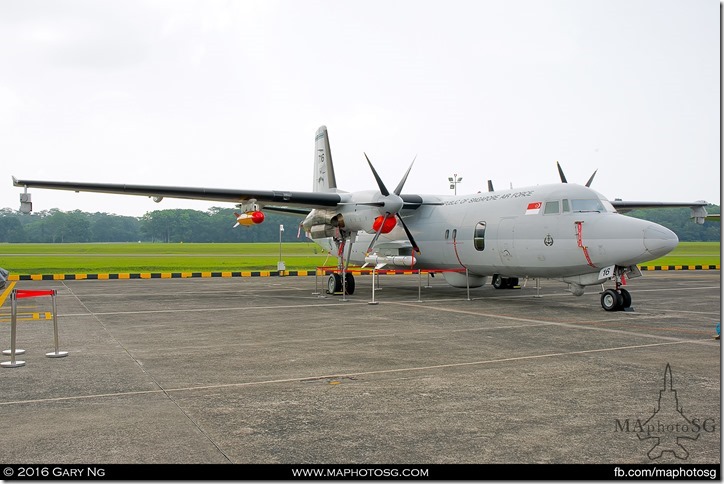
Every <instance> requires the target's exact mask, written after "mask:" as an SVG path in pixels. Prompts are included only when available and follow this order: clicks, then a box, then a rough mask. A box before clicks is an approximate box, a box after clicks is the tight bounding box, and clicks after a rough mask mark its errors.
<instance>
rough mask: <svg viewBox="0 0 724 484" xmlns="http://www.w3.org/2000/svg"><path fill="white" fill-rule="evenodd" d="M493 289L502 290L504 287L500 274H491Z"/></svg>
mask: <svg viewBox="0 0 724 484" xmlns="http://www.w3.org/2000/svg"><path fill="white" fill-rule="evenodd" d="M493 287H494V288H495V289H502V288H503V287H505V284H504V283H503V278H502V277H500V274H493Z"/></svg>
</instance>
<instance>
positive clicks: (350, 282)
mask: <svg viewBox="0 0 724 484" xmlns="http://www.w3.org/2000/svg"><path fill="white" fill-rule="evenodd" d="M344 283H345V285H346V286H347V287H346V289H345V293H346V294H348V295H350V296H351V295H352V294H354V287H355V282H354V276H353V275H352V274H345V275H344Z"/></svg>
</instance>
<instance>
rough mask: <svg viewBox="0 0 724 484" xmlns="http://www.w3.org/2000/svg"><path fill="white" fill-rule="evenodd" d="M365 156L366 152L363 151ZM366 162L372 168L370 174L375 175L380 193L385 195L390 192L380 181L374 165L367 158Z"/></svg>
mask: <svg viewBox="0 0 724 484" xmlns="http://www.w3.org/2000/svg"><path fill="white" fill-rule="evenodd" d="M365 158H367V153H365ZM367 163H368V164H369V165H370V168H371V169H372V174H373V175H374V176H375V180H376V181H377V186H378V187H380V193H381V194H382V195H384V196H387V195H389V194H390V192H389V191H388V190H387V188H386V187H385V184H384V183H382V178H380V176H379V175H378V174H377V171H376V170H375V167H374V166H372V162H371V161H370V159H369V158H367Z"/></svg>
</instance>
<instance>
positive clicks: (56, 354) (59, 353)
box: [45, 289, 68, 358]
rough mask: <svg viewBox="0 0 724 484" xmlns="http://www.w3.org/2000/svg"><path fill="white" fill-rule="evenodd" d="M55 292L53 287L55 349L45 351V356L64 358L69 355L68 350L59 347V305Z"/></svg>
mask: <svg viewBox="0 0 724 484" xmlns="http://www.w3.org/2000/svg"><path fill="white" fill-rule="evenodd" d="M55 293H56V291H55V289H53V294H52V299H53V342H54V343H55V351H51V352H50V353H45V356H47V357H48V358H63V357H64V356H68V352H67V351H60V350H59V349H58V306H57V305H56V303H55Z"/></svg>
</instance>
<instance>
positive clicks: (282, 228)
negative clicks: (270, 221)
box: [277, 224, 286, 274]
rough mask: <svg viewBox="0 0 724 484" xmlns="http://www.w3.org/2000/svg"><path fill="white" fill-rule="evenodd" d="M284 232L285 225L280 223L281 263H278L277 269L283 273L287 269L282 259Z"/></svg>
mask: <svg viewBox="0 0 724 484" xmlns="http://www.w3.org/2000/svg"><path fill="white" fill-rule="evenodd" d="M283 233H284V225H282V224H279V263H278V264H277V270H278V271H279V273H280V274H281V272H282V271H283V270H285V269H286V267H285V266H284V261H282V234H283Z"/></svg>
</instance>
